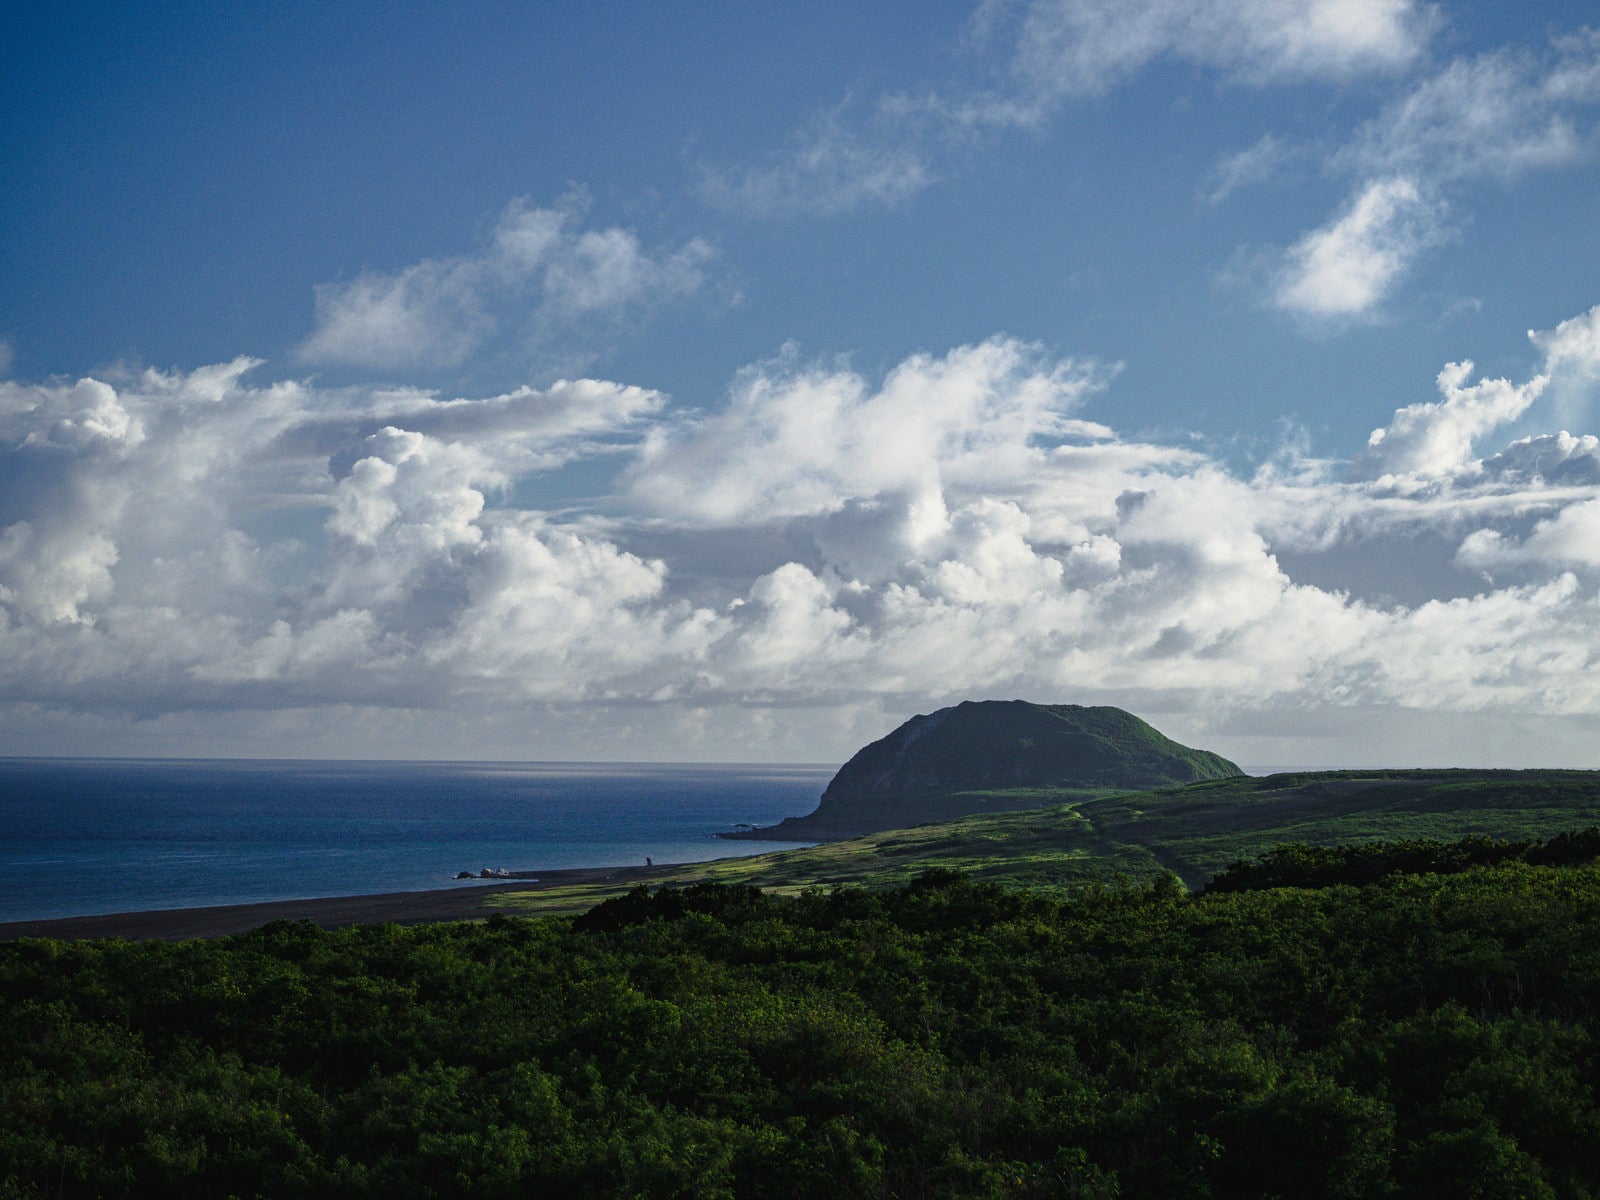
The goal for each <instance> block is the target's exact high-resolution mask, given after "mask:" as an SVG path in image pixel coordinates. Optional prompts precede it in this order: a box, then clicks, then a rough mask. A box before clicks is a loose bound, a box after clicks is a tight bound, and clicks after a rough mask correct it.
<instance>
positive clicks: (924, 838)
mask: <svg viewBox="0 0 1600 1200" xmlns="http://www.w3.org/2000/svg"><path fill="white" fill-rule="evenodd" d="M984 799H985V801H986V803H987V805H988V807H989V809H990V814H989V815H984V816H971V817H965V818H962V819H960V820H955V821H948V822H943V823H937V824H928V825H919V826H916V827H915V828H911V829H895V830H885V831H881V832H877V833H871V834H867V835H866V836H863V837H858V838H854V839H850V840H847V841H839V842H829V843H825V844H823V845H820V846H814V847H812V848H810V849H806V850H790V851H784V852H782V853H777V854H766V855H760V856H758V857H754V858H736V859H723V860H721V861H719V862H713V863H700V864H694V865H689V866H684V867H680V868H675V869H671V870H668V871H664V872H663V873H662V874H661V876H660V879H661V881H662V882H675V883H680V884H682V883H692V882H695V881H702V880H705V881H714V882H719V883H731V884H748V885H751V886H756V887H761V888H768V889H772V890H775V891H778V892H784V893H793V892H798V891H800V890H802V889H803V888H806V887H814V886H831V885H834V884H840V883H857V884H862V885H865V886H869V887H897V886H901V885H903V884H905V883H907V882H908V881H910V880H911V879H912V878H913V877H915V876H916V875H917V874H918V872H920V871H923V870H925V869H927V868H929V867H946V868H951V869H956V870H961V871H965V872H967V873H969V874H971V875H972V876H973V877H974V878H978V879H983V880H988V881H992V882H995V883H1005V884H1013V885H1021V886H1027V887H1031V888H1037V889H1043V890H1049V891H1056V892H1060V893H1062V894H1067V893H1070V892H1072V891H1073V890H1074V889H1077V888H1079V887H1082V886H1083V885H1084V884H1085V883H1092V882H1096V881H1099V882H1105V881H1109V880H1112V879H1114V878H1116V877H1117V876H1119V875H1120V876H1126V877H1127V878H1129V879H1133V880H1153V879H1156V878H1158V877H1160V876H1161V875H1163V874H1166V873H1168V872H1172V873H1174V874H1176V875H1177V876H1178V877H1179V878H1180V879H1181V880H1182V881H1183V882H1184V883H1185V884H1186V885H1187V886H1188V887H1189V888H1190V889H1192V890H1199V889H1200V888H1202V887H1204V886H1205V884H1206V881H1207V880H1208V879H1210V878H1211V877H1212V876H1214V875H1216V874H1217V873H1218V872H1220V871H1222V870H1224V869H1225V868H1227V867H1228V865H1229V864H1230V863H1233V862H1235V861H1236V860H1239V859H1250V858H1255V857H1257V856H1259V855H1262V854H1265V853H1267V852H1268V851H1270V850H1271V849H1272V848H1273V847H1274V846H1277V845H1280V844H1283V843H1291V842H1293V843H1305V844H1308V845H1317V846H1334V845H1339V844H1345V843H1355V842H1371V841H1406V840H1419V839H1420V840H1445V841H1450V840H1454V839H1457V838H1462V837H1466V836H1469V835H1481V836H1485V837H1493V838H1500V839H1510V840H1514V841H1515V840H1525V839H1528V838H1546V837H1551V836H1553V835H1555V834H1558V833H1561V832H1562V831H1564V830H1570V829H1578V828H1582V827H1584V826H1588V825H1594V824H1600V772H1595V771H1467V770H1448V771H1433V770H1428V771H1326V772H1312V773H1298V774H1286V775H1270V776H1265V777H1260V776H1239V777H1236V778H1233V779H1223V780H1214V781H1210V782H1205V783H1195V784H1190V785H1189V786H1187V787H1182V788H1167V789H1163V790H1159V791H1153V792H1131V793H1124V794H1120V795H1110V796H1091V797H1088V798H1074V799H1067V800H1065V802H1063V800H1064V798H1063V795H1062V793H1061V792H1059V791H1054V790H1052V789H1029V790H1024V791H1020V792H1019V791H1004V792H990V793H986V794H985V795H984ZM1005 810H1014V811H1005ZM621 890H623V887H622V886H620V885H619V886H617V887H605V886H601V887H581V888H577V887H575V888H568V889H564V890H559V891H557V890H551V891H541V892H527V893H513V894H511V895H509V896H506V897H502V898H501V901H500V902H501V903H503V904H505V905H506V906H507V909H508V911H518V912H530V913H531V912H577V911H581V910H583V909H585V908H588V907H590V906H591V905H593V904H595V903H597V902H599V901H600V900H603V899H606V898H607V897H608V896H612V895H616V894H617V893H618V892H620V891H621Z"/></svg>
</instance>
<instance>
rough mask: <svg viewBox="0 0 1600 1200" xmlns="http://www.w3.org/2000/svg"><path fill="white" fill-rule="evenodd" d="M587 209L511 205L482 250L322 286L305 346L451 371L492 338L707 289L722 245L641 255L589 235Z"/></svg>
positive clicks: (623, 236)
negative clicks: (583, 222) (709, 271)
mask: <svg viewBox="0 0 1600 1200" xmlns="http://www.w3.org/2000/svg"><path fill="white" fill-rule="evenodd" d="M584 207H585V204H584V201H583V199H582V197H581V196H569V197H567V198H566V199H564V200H563V201H562V202H561V203H560V204H558V205H557V206H555V207H553V208H530V207H528V205H527V204H526V202H524V201H520V200H519V201H515V202H513V203H512V204H511V205H509V206H508V207H507V208H506V210H505V212H503V213H502V214H501V216H500V220H499V222H498V223H497V224H496V226H495V230H494V233H493V236H492V237H491V238H490V239H489V242H488V244H487V245H486V246H484V247H482V248H480V249H479V250H477V251H476V252H474V253H471V254H465V255H459V256H454V257H449V258H436V259H425V260H424V261H422V262H419V263H416V264H413V265H411V266H408V267H405V268H402V269H401V270H398V271H392V272H370V271H369V272H363V273H362V274H360V275H358V276H357V277H356V278H355V279H353V280H350V281H348V282H342V283H327V284H322V285H321V286H319V287H318V288H317V295H316V308H317V323H316V328H315V329H314V330H313V331H312V333H311V335H310V337H308V338H307V339H306V340H305V342H304V343H303V344H302V345H301V346H300V348H299V352H298V353H299V357H300V358H301V360H302V361H304V362H308V363H316V364H330V365H346V366H359V367H376V368H380V369H397V368H403V367H418V366H455V365H458V364H460V363H461V362H463V361H464V360H465V359H466V358H467V356H468V355H470V354H472V353H474V352H475V351H478V350H479V349H480V348H481V347H483V346H484V345H485V343H487V342H489V341H490V339H492V338H495V337H497V336H504V337H509V338H513V339H515V338H522V339H524V340H529V341H537V340H539V339H541V338H545V337H548V336H550V335H551V334H552V333H554V332H557V331H561V330H563V329H566V328H569V327H571V326H572V325H573V324H574V323H580V322H583V321H585V320H587V319H590V318H595V317H600V318H608V319H616V318H620V317H621V316H623V315H625V314H628V313H630V312H636V311H639V310H641V309H644V308H647V307H649V306H651V305H654V304H658V303H662V302H665V301H669V300H676V299H682V298H685V297H688V296H691V295H693V294H695V293H696V292H698V291H700V290H701V289H702V287H703V286H704V285H705V284H706V282H707V268H708V266H709V264H710V262H711V261H712V259H713V258H715V250H714V249H713V248H712V246H711V245H710V244H709V243H708V242H706V241H704V240H701V239H693V240H691V241H689V242H687V243H685V244H684V245H682V246H678V247H676V248H662V249H658V250H649V249H646V248H645V247H644V246H643V245H642V244H641V243H640V241H639V238H638V235H637V234H635V233H633V232H632V231H630V230H626V229H620V228H615V227H613V228H610V229H598V230H596V229H588V230H586V229H582V228H581V227H580V222H581V219H582V216H583V210H584Z"/></svg>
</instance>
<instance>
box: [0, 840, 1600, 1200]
mask: <svg viewBox="0 0 1600 1200" xmlns="http://www.w3.org/2000/svg"><path fill="white" fill-rule="evenodd" d="M1569 842H1570V844H1569V845H1567V847H1566V849H1552V847H1550V846H1542V847H1535V846H1524V847H1522V848H1521V849H1520V850H1518V852H1517V854H1516V855H1515V856H1514V857H1511V858H1503V859H1502V860H1501V861H1498V862H1489V861H1483V862H1479V861H1477V860H1479V859H1484V858H1485V851H1484V845H1485V843H1482V842H1481V840H1479V841H1474V842H1471V843H1468V844H1465V845H1464V846H1458V845H1452V844H1448V843H1436V844H1434V845H1433V846H1432V847H1431V848H1425V847H1419V846H1417V845H1413V846H1410V847H1408V848H1405V849H1404V850H1403V851H1402V852H1400V853H1399V858H1398V859H1397V858H1396V851H1395V849H1394V848H1393V847H1392V846H1390V847H1376V848H1367V849H1365V850H1356V851H1349V852H1341V855H1340V856H1339V860H1338V862H1337V863H1335V862H1334V861H1333V859H1332V858H1331V857H1330V856H1328V855H1325V854H1320V853H1319V852H1309V853H1308V854H1307V855H1304V856H1301V857H1297V856H1296V855H1295V854H1292V853H1285V852H1280V853H1279V854H1278V855H1276V856H1275V858H1274V859H1273V860H1272V861H1268V862H1265V863H1263V864H1259V865H1260V867H1261V869H1262V871H1264V872H1265V874H1259V873H1258V874H1257V875H1256V876H1255V877H1254V878H1252V879H1249V880H1245V879H1244V878H1243V877H1242V876H1241V877H1240V878H1238V879H1236V880H1235V882H1236V883H1240V884H1241V886H1240V887H1238V888H1236V889H1235V890H1221V889H1218V890H1214V891H1208V892H1207V893H1205V894H1203V895H1198V896H1195V895H1191V894H1189V893H1186V892H1185V891H1184V890H1183V889H1182V888H1180V887H1178V886H1176V884H1175V882H1174V881H1173V880H1172V878H1171V877H1170V876H1163V877H1161V878H1160V879H1158V880H1157V881H1155V882H1153V883H1150V884H1135V883H1128V882H1124V883H1119V884H1115V885H1109V886H1106V885H1091V886H1089V887H1087V888H1085V889H1080V890H1079V891H1078V892H1077V893H1075V894H1074V895H1073V896H1071V897H1067V898H1063V897H1059V896H1054V895H1045V894H1042V893H1040V892H1037V891H1028V890H1020V889H1006V888H1001V887H998V886H995V885H992V884H987V883H983V882H979V881H974V880H971V879H969V878H966V877H964V876H961V875H959V874H956V873H952V872H949V871H933V872H929V873H925V874H923V875H921V876H920V877H918V878H916V879H914V880H913V881H912V882H911V883H910V884H909V885H907V886H906V887H903V888H899V889H893V890H885V891H871V890H867V889H861V888H846V889H841V890H817V891H812V892H808V893H805V894H803V895H800V896H797V897H793V898H787V899H785V898H778V897H772V896H768V895H763V894H761V893H758V892H755V891H752V890H750V889H745V888H729V887H720V886H712V885H701V886H697V887H688V888H684V889H681V890H677V889H674V890H667V891H661V892H656V893H654V894H651V893H650V892H648V891H646V890H643V889H640V890H637V891H635V892H633V893H630V894H628V895H626V896H624V897H621V898H619V899H617V900H614V901H612V902H610V903H607V904H605V905H602V906H600V907H598V908H596V909H594V910H593V911H591V912H590V913H588V914H587V915H586V916H585V917H583V918H581V919H578V920H570V919H565V918H555V919H542V920H520V919H514V918H496V919H495V920H492V921H490V922H488V923H487V924H480V925H464V924H463V925H431V926H416V927H410V928H401V927H398V926H394V925H381V926H358V927H355V928H351V929H348V930H344V931H339V932H324V931H321V930H318V929H316V928H314V927H312V926H309V925H304V924H301V925H290V924H285V923H278V924H274V925H269V926H266V927H265V928H263V929H261V930H258V931H256V932H255V933H253V934H249V935H246V936H243V937H238V938H230V939H220V940H217V941H212V942H184V943H177V944H171V943H163V942H141V943H127V942H80V943H71V944H68V943H60V942H49V941H39V940H33V941H20V942H13V943H8V944H4V945H0V1096H4V1097H5V1101H4V1103H3V1104H0V1196H5V1197H44V1196H56V1195H94V1196H140V1195H174V1196H201V1195H216V1196H225V1195H241V1196H249V1195H271V1196H278V1197H295V1196H339V1197H341V1198H350V1197H364V1196H372V1197H384V1198H385V1200H387V1198H390V1197H401V1198H405V1197H426V1196H457V1195H472V1196H521V1195H560V1196H574V1197H583V1196H606V1197H613V1196H616V1197H646V1196H696V1197H702V1196H703V1197H734V1196H738V1197H744V1198H751V1200H760V1198H764V1197H813V1196H837V1197H869V1196H872V1197H878V1196H904V1197H913V1196H940V1197H953V1198H960V1197H1046V1196H1049V1197H1121V1198H1123V1200H1133V1198H1139V1197H1151V1198H1157V1197H1159V1198H1162V1200H1190V1198H1193V1200H1201V1198H1210V1200H1245V1198H1247V1197H1250V1198H1253V1197H1266V1196H1281V1197H1297V1198H1299V1197H1308V1198H1312V1197H1321V1198H1332V1197H1350V1198H1358V1197H1359V1198H1366V1197H1371V1198H1377V1200H1381V1198H1385V1197H1406V1198H1408V1200H1434V1198H1438V1200H1444V1198H1447V1197H1448V1198H1450V1200H1455V1198H1456V1197H1463V1196H1476V1197H1500V1196H1504V1197H1519V1196H1527V1197H1541V1198H1551V1200H1581V1198H1584V1197H1593V1196H1595V1195H1600V1153H1597V1150H1600V1097H1597V1094H1596V1089H1595V1086H1594V1080H1595V1079H1596V1078H1597V1077H1600V1032H1597V1030H1596V1027H1595V1022H1594V1019H1593V1018H1594V1014H1595V1013H1596V1011H1600V865H1596V864H1594V863H1592V862H1584V861H1581V860H1582V859H1584V858H1585V856H1586V853H1587V848H1586V847H1584V846H1580V845H1578V843H1577V842H1574V841H1571V840H1570V839H1569ZM1541 855H1542V856H1543V860H1547V861H1549V862H1551V863H1563V864H1565V865H1542V866H1541V865H1535V863H1536V862H1537V861H1541ZM1487 857H1488V858H1493V857H1494V855H1493V854H1488V855H1487ZM1302 859H1303V861H1302ZM1329 869H1332V870H1334V871H1335V872H1336V873H1338V872H1343V873H1344V874H1345V876H1347V877H1348V878H1351V879H1363V880H1366V882H1364V883H1361V884H1360V885H1359V886H1358V885H1356V884H1353V883H1350V882H1339V881H1338V880H1330V879H1329V878H1327V877H1326V875H1325V872H1326V871H1327V870H1329ZM1302 870H1304V871H1307V872H1309V875H1308V876H1307V877H1306V878H1305V879H1303V880H1300V881H1301V882H1305V883H1307V884H1309V885H1312V886H1307V887H1300V886H1283V885H1284V884H1285V883H1292V882H1295V881H1296V880H1297V879H1298V876H1297V872H1300V871H1302ZM1246 873H1247V872H1246Z"/></svg>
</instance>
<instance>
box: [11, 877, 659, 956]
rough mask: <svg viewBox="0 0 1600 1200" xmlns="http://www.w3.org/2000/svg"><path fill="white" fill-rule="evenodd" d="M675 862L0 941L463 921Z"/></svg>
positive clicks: (89, 925)
mask: <svg viewBox="0 0 1600 1200" xmlns="http://www.w3.org/2000/svg"><path fill="white" fill-rule="evenodd" d="M682 868H683V864H674V863H660V864H657V865H656V866H652V867H565V868H561V869H559V870H553V871H526V872H518V875H519V876H526V877H525V878H516V879H512V880H508V881H507V882H505V883H491V884H483V885H481V886H478V887H470V888H463V887H454V888H429V889H426V890H423V891H417V892H382V893H377V894H374V895H367V896H322V897H315V898H312V899H304V900H268V901H261V902H258V903H254V904H222V905H214V906H210V907H206V908H161V909H149V910H146V911H143V912H119V913H101V914H98V915H95V916H86V917H51V918H47V919H44V920H38V921H9V922H0V942H6V941H15V940H16V939H18V938H31V937H38V938H59V939H62V940H64V941H80V940H86V939H90V938H127V939H129V940H142V939H152V938H153V939H156V940H159V941H167V942H176V941H183V940H185V939H187V938H214V937H227V936H229V935H231V934H236V933H248V932H249V931H250V930H252V929H259V928H260V927H261V926H262V925H265V924H267V923H268V922H269V921H310V922H311V923H312V924H313V925H320V926H321V927H322V928H324V929H338V928H341V927H343V926H346V925H371V924H381V923H383V922H386V921H393V922H395V923H396V924H400V925H414V924H419V923H422V922H427V921H468V920H477V919H482V918H486V917H490V916H493V915H494V914H495V913H497V912H501V911H503V910H501V909H498V908H496V907H494V906H492V905H490V904H487V903H485V902H484V900H485V897H488V896H494V895H499V894H502V893H505V892H536V891H542V890H544V889H545V888H556V887H572V886H575V885H582V884H599V883H611V884H619V883H622V884H634V883H644V882H648V881H649V880H651V879H654V878H657V877H660V876H663V875H668V874H674V873H676V872H678V871H680V870H682Z"/></svg>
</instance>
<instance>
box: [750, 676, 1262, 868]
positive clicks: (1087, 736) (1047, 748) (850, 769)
mask: <svg viewBox="0 0 1600 1200" xmlns="http://www.w3.org/2000/svg"><path fill="white" fill-rule="evenodd" d="M1242 774H1243V772H1242V771H1240V769H1239V768H1238V767H1237V766H1235V765H1234V764H1233V763H1231V762H1229V761H1228V760H1227V759H1225V758H1222V757H1220V756H1219V755H1216V754H1212V753H1210V752H1209V751H1205V750H1193V749H1190V748H1189V747H1187V746H1181V745H1179V744H1178V743H1177V742H1174V741H1172V740H1171V739H1170V738H1168V737H1165V736H1164V735H1162V734H1161V733H1160V732H1158V731H1157V730H1155V729H1153V728H1152V727H1151V726H1150V725H1148V724H1147V723H1145V722H1144V721H1142V720H1140V719H1139V718H1138V717H1136V716H1134V715H1133V714H1132V713H1129V712H1124V711H1123V710H1122V709H1120V708H1106V707H1098V708H1086V707H1083V706H1081V705H1076V704H1030V703H1028V702H1027V701H1024V700H984V701H971V700H969V701H967V702H965V703H962V704H958V705H955V706H954V707H952V708H942V709H940V710H939V711H937V712H934V713H931V714H928V715H926V716H917V717H913V718H911V720H909V721H907V722H905V723H904V724H903V725H901V726H900V727H899V728H898V729H896V730H894V732H892V733H890V734H889V735H888V736H887V737H883V738H880V739H879V740H877V741H875V742H873V743H872V744H871V745H868V746H865V747H863V748H862V749H861V750H859V751H858V752H857V753H856V754H855V755H854V757H852V758H851V759H850V761H849V762H847V763H845V765H844V766H843V767H841V768H840V769H839V773H838V774H837V775H835V776H834V777H833V780H832V782H830V783H829V784H828V787H827V790H826V791H824V792H823V794H822V800H821V803H820V804H818V806H817V809H816V811H815V812H813V813H810V814H809V815H807V816H804V817H791V818H789V819H788V820H786V821H783V822H782V823H780V824H779V825H776V826H774V827H772V828H771V829H767V830H761V831H757V833H756V834H754V835H750V836H766V837H780V838H785V839H793V840H812V839H819V838H833V837H851V836H855V835H857V834H861V833H871V832H874V831H877V830H880V829H899V828H904V827H907V826H911V825H920V824H925V823H927V822H930V821H947V820H951V819H953V818H956V817H960V816H965V815H967V814H970V813H980V812H992V811H995V804H996V796H997V793H1003V798H1004V799H1005V801H1007V802H1008V805H1009V806H1010V807H1016V808H1023V807H1030V806H1032V805H1031V804H1030V803H1028V801H1029V800H1030V799H1032V800H1036V801H1037V802H1038V803H1040V804H1052V803H1060V802H1061V801H1062V800H1064V799H1067V798H1069V797H1080V798H1086V797H1090V796H1098V795H1106V794H1108V793H1111V792H1119V791H1130V790H1134V789H1146V788H1159V787H1170V786H1172V785H1175V784H1185V783H1192V782H1194V781H1196V780H1203V779H1225V778H1229V777H1232V776H1237V775H1242Z"/></svg>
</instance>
